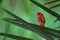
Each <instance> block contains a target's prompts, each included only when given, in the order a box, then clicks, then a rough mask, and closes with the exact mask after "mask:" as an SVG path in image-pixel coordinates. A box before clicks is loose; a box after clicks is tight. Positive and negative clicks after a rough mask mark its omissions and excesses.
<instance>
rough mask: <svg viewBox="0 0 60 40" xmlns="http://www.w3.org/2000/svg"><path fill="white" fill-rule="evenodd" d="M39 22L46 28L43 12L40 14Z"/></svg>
mask: <svg viewBox="0 0 60 40" xmlns="http://www.w3.org/2000/svg"><path fill="white" fill-rule="evenodd" d="M38 22H39V24H40V26H42V27H44V24H45V17H44V15H43V14H42V13H41V12H39V13H38Z"/></svg>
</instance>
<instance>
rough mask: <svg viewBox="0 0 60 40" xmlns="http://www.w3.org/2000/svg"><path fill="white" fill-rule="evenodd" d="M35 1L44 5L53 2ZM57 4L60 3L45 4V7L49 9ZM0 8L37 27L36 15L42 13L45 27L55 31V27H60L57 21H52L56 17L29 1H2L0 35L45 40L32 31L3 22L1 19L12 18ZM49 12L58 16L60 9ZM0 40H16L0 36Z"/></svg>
mask: <svg viewBox="0 0 60 40" xmlns="http://www.w3.org/2000/svg"><path fill="white" fill-rule="evenodd" d="M36 1H38V2H39V3H41V4H43V5H44V3H46V2H49V1H53V0H49V1H48V0H36ZM0 3H1V2H0ZM59 3H60V2H56V3H53V4H49V5H48V4H47V5H45V6H46V7H48V8H49V7H51V6H53V5H56V4H59ZM1 8H5V9H7V10H9V11H11V12H12V13H14V14H16V15H17V16H19V17H21V18H22V19H24V20H25V21H27V22H30V23H33V24H37V25H39V23H38V18H37V13H38V12H42V13H43V14H44V16H45V19H46V23H45V26H46V27H48V28H52V29H55V28H56V27H58V26H60V22H59V21H57V22H54V20H56V17H54V16H52V15H50V14H49V13H47V12H46V11H44V10H43V9H42V8H39V7H38V6H36V5H35V4H33V3H31V2H30V1H29V0H3V1H2V3H1V4H0V33H9V34H14V35H18V36H22V37H27V38H31V39H34V40H45V39H44V38H43V37H41V36H39V35H38V34H36V33H34V32H32V31H29V30H26V29H24V28H20V27H18V26H16V25H13V24H10V23H8V22H5V21H3V20H2V19H3V18H12V17H11V16H10V15H8V14H7V13H6V12H5V11H3V10H2V9H1ZM51 10H53V11H55V12H56V13H58V14H59V12H60V7H56V8H53V9H51ZM56 30H57V29H56ZM0 40H16V39H12V38H8V37H4V36H0Z"/></svg>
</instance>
